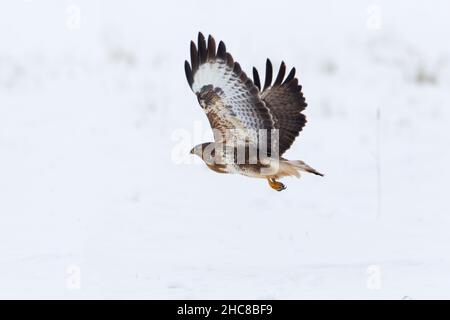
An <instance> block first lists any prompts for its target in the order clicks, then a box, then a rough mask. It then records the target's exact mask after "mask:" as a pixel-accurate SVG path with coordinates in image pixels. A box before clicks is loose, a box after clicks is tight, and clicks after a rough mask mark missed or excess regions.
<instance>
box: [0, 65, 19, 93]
mask: <svg viewBox="0 0 450 320" xmlns="http://www.w3.org/2000/svg"><path fill="white" fill-rule="evenodd" d="M24 76H25V68H24V66H22V65H21V64H19V63H18V62H16V61H14V60H13V59H11V58H8V57H0V87H3V88H6V89H12V88H14V87H15V86H16V85H17V84H18V83H19V82H20V80H21V79H22V78H23V77H24Z"/></svg>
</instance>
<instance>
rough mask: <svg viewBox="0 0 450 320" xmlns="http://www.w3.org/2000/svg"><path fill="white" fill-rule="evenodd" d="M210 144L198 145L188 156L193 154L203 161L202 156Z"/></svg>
mask: <svg viewBox="0 0 450 320" xmlns="http://www.w3.org/2000/svg"><path fill="white" fill-rule="evenodd" d="M211 143H212V142H205V143H202V144H198V145H196V146H195V147H193V148H192V149H191V151H190V154H194V155H196V156H199V157H200V158H201V159H203V156H204V152H205V151H207V149H206V148H207V147H208V146H209V145H210V144H211Z"/></svg>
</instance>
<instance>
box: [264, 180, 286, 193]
mask: <svg viewBox="0 0 450 320" xmlns="http://www.w3.org/2000/svg"><path fill="white" fill-rule="evenodd" d="M267 181H268V182H269V186H270V187H271V188H272V189H274V190H277V191H282V190H284V189H286V186H285V185H284V184H282V183H281V182H278V181H276V180H275V179H273V178H269V179H267Z"/></svg>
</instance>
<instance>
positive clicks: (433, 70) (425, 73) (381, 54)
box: [368, 36, 449, 86]
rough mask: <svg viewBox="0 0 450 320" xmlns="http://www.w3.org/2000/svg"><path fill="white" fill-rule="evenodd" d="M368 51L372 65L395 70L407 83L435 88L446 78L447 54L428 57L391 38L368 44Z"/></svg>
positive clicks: (399, 40) (410, 46)
mask: <svg viewBox="0 0 450 320" xmlns="http://www.w3.org/2000/svg"><path fill="white" fill-rule="evenodd" d="M368 49H369V55H370V58H371V59H372V61H373V62H374V63H376V64H378V65H381V66H384V67H387V68H391V69H393V70H397V71H398V72H400V74H401V76H402V77H403V79H405V81H407V82H411V83H415V84H417V85H429V86H435V85H439V84H440V82H441V81H442V80H445V79H446V78H448V73H449V70H448V68H447V66H448V63H447V61H448V53H447V54H446V53H445V52H441V53H440V54H437V55H434V56H429V55H427V54H426V52H423V51H420V49H419V48H416V47H414V46H413V45H411V44H409V43H407V42H405V41H402V40H401V39H398V38H396V37H393V36H390V37H381V38H378V39H376V40H374V41H371V42H369V43H368ZM446 74H447V76H446Z"/></svg>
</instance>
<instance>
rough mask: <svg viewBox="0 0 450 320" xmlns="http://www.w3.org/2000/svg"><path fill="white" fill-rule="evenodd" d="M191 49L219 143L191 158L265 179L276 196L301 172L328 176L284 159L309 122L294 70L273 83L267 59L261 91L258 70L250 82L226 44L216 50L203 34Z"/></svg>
mask: <svg viewBox="0 0 450 320" xmlns="http://www.w3.org/2000/svg"><path fill="white" fill-rule="evenodd" d="M190 49H191V50H190V51H191V63H190V64H189V62H188V61H186V62H185V72H186V78H187V81H188V83H189V86H190V87H191V89H192V91H193V92H194V93H195V94H196V96H197V99H198V102H199V104H200V106H201V107H202V109H203V111H204V112H205V113H206V116H207V117H208V120H209V123H210V125H211V128H212V129H213V132H214V142H206V143H202V144H200V145H197V146H195V147H194V148H193V149H192V150H191V153H192V154H195V155H197V156H199V157H200V158H201V159H202V160H203V161H204V162H205V163H206V165H207V166H208V167H209V168H210V169H211V170H214V171H216V172H219V173H239V174H242V175H245V176H248V177H255V178H264V179H267V181H268V182H269V185H270V187H272V188H273V189H275V190H277V191H281V190H284V189H285V188H286V187H285V186H284V185H283V184H282V183H281V182H279V181H277V180H278V179H279V178H281V177H285V176H295V177H299V176H300V171H306V172H310V173H313V174H316V175H320V176H323V175H322V174H321V173H319V172H318V171H316V170H315V169H313V168H312V167H310V166H308V165H307V164H306V163H304V162H303V161H301V160H287V159H285V158H283V157H282V155H283V153H284V152H285V151H286V150H287V149H289V148H290V147H291V145H292V143H293V142H294V140H295V138H296V137H297V136H298V134H299V132H300V131H301V130H302V128H303V126H304V125H305V123H306V117H305V115H304V114H302V111H303V110H304V109H305V107H306V102H305V98H304V97H303V94H302V91H301V90H302V87H301V86H300V85H299V84H298V80H297V78H296V77H295V68H292V70H291V71H290V72H289V74H288V75H287V77H286V78H285V74H286V65H285V64H284V62H282V63H281V66H280V69H279V71H278V74H277V76H276V78H275V82H272V72H273V69H272V63H271V62H270V60H269V59H267V62H266V76H265V81H264V84H263V86H261V81H260V78H259V74H258V71H257V70H256V69H255V68H253V81H252V80H251V79H250V78H248V77H247V75H246V74H245V72H243V71H242V69H241V67H240V65H239V63H237V62H235V61H234V60H233V57H232V56H231V55H230V54H229V53H228V52H227V50H226V48H225V44H224V43H223V42H222V41H221V42H220V43H219V45H218V46H217V47H216V42H215V40H214V38H213V37H212V36H209V37H208V41H206V40H205V37H204V36H203V34H201V33H199V34H198V44H197V46H196V45H195V43H194V42H193V41H191V48H190Z"/></svg>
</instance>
